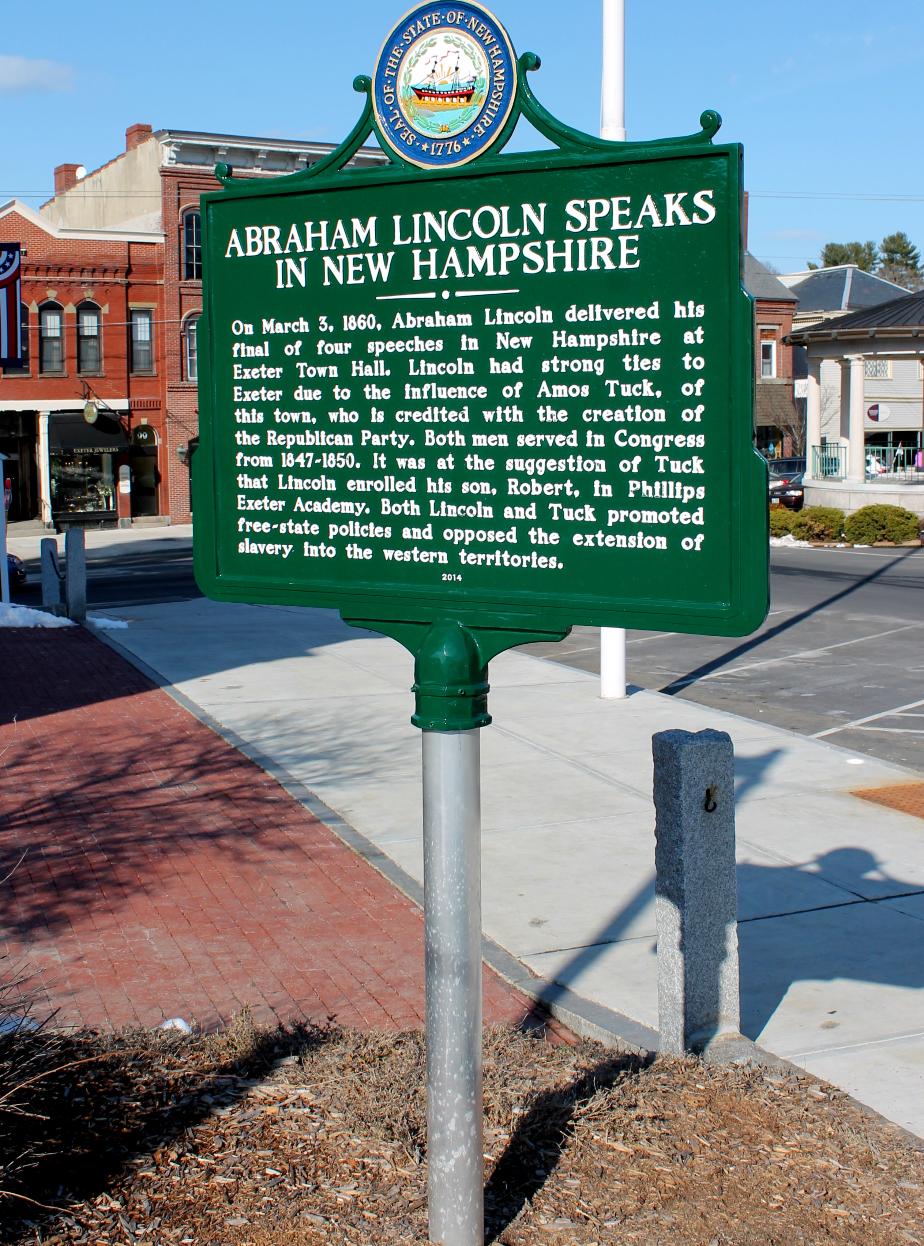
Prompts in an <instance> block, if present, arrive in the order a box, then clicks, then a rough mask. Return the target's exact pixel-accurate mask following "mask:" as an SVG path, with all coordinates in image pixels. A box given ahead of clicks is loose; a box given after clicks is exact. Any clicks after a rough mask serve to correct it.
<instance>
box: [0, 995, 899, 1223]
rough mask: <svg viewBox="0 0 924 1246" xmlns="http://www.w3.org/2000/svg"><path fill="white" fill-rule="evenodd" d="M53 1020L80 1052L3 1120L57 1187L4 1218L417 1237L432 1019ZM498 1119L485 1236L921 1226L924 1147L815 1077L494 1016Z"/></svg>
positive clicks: (490, 1075)
mask: <svg viewBox="0 0 924 1246" xmlns="http://www.w3.org/2000/svg"><path fill="white" fill-rule="evenodd" d="M24 1041H25V1042H26V1043H27V1044H28V1042H29V1041H30V1040H29V1037H28V1036H26V1038H25V1039H24ZM54 1041H55V1043H56V1044H57V1046H56V1048H55V1052H54V1056H55V1059H56V1060H58V1061H60V1058H61V1056H62V1055H64V1056H66V1057H67V1058H68V1059H70V1060H87V1059H89V1062H88V1063H83V1064H75V1065H73V1066H72V1067H71V1068H70V1069H68V1070H65V1071H64V1072H61V1073H56V1074H52V1075H50V1076H49V1077H48V1078H46V1079H44V1080H42V1081H41V1082H35V1083H33V1085H32V1088H31V1089H32V1095H33V1102H32V1110H35V1111H37V1112H39V1113H42V1114H44V1115H45V1116H46V1117H47V1119H46V1120H41V1119H40V1118H39V1117H37V1116H32V1117H24V1116H21V1115H19V1116H16V1117H15V1118H13V1117H10V1116H8V1115H0V1124H2V1125H3V1128H4V1129H5V1133H4V1134H3V1141H2V1146H3V1147H4V1148H5V1149H6V1152H7V1154H11V1153H12V1152H11V1151H10V1147H12V1150H17V1148H18V1153H20V1154H21V1153H24V1152H28V1153H29V1156H30V1165H31V1166H30V1167H28V1168H25V1169H23V1170H21V1172H20V1174H19V1182H20V1184H19V1187H18V1189H17V1191H16V1192H17V1193H19V1194H22V1195H25V1196H27V1197H30V1198H34V1199H37V1200H38V1201H39V1202H43V1203H53V1204H56V1205H57V1206H60V1207H64V1208H65V1209H66V1210H65V1211H64V1212H62V1213H55V1212H50V1211H45V1212H42V1211H40V1209H38V1208H36V1207H35V1206H34V1205H31V1204H28V1203H24V1202H22V1201H21V1200H12V1199H8V1200H6V1201H5V1205H3V1203H2V1201H0V1206H2V1207H3V1211H4V1212H5V1213H6V1215H5V1216H4V1217H3V1220H4V1225H5V1227H4V1229H3V1230H2V1231H0V1240H2V1241H5V1242H11V1243H12V1242H16V1243H27V1242H28V1243H40V1242H41V1243H45V1244H46V1246H49V1244H52V1243H53V1244H55V1246H61V1244H63V1243H72V1242H81V1243H88V1244H90V1243H92V1244H94V1246H95V1244H96V1243H115V1242H122V1243H125V1242H134V1243H136V1246H144V1244H145V1243H147V1244H148V1246H165V1244H168V1243H186V1244H187V1246H212V1244H214V1246H277V1244H280V1246H281V1244H282V1243H285V1244H286V1246H322V1244H323V1246H360V1244H361V1246H366V1244H368V1243H376V1244H378V1243H383V1244H385V1246H398V1244H399V1243H423V1242H426V1240H427V1235H426V1162H425V1130H424V1120H425V1104H424V1091H423V1079H424V1054H423V1040H422V1037H421V1036H420V1035H419V1034H416V1033H409V1034H404V1035H399V1036H398V1037H397V1038H396V1037H394V1036H385V1035H377V1034H372V1035H368V1034H356V1033H346V1032H339V1031H332V1032H323V1031H316V1030H299V1031H294V1032H293V1031H275V1032H265V1031H258V1030H256V1029H254V1028H253V1027H252V1026H251V1025H250V1024H249V1023H248V1021H247V1019H246V1018H244V1019H242V1020H241V1021H240V1022H239V1023H238V1024H237V1025H236V1026H234V1027H232V1028H231V1029H230V1030H229V1031H228V1032H226V1033H225V1034H223V1035H220V1036H218V1037H214V1038H192V1039H185V1038H182V1037H177V1036H172V1035H166V1034H155V1035H151V1034H147V1033H137V1034H123V1035H120V1036H117V1037H114V1038H113V1037H109V1038H106V1037H100V1036H97V1035H80V1036H75V1037H73V1038H68V1039H56V1040H54ZM21 1098H22V1096H20V1099H21ZM485 1121H486V1132H485V1150H486V1172H487V1174H488V1182H487V1186H486V1210H487V1215H486V1218H487V1225H488V1234H487V1238H488V1240H489V1241H495V1242H497V1243H503V1244H505V1246H527V1244H528V1246H534V1244H535V1243H537V1242H540V1243H544V1242H549V1243H554V1244H557V1246H578V1244H580V1246H593V1244H596V1246H603V1244H604V1243H607V1244H609V1243H617V1242H618V1243H620V1246H624V1244H632V1243H639V1244H642V1243H644V1244H645V1246H658V1244H660V1243H662V1242H663V1243H665V1246H666V1244H667V1243H668V1242H669V1243H670V1244H671V1246H725V1244H726V1243H734V1244H735V1246H774V1244H776V1243H779V1244H780V1246H800V1244H806V1246H808V1244H811V1246H816V1244H817V1243H827V1242H831V1243H857V1244H858V1246H859V1244H860V1243H862V1246H887V1244H888V1246H904V1243H911V1244H912V1246H914V1244H916V1243H924V1233H922V1232H921V1231H920V1229H919V1226H920V1225H921V1224H922V1223H924V1166H922V1155H921V1152H920V1151H919V1150H918V1149H916V1148H915V1147H914V1146H913V1145H911V1144H910V1143H909V1142H908V1140H907V1139H906V1138H904V1137H903V1136H902V1135H900V1134H899V1133H898V1132H897V1131H896V1130H893V1129H892V1128H890V1127H888V1126H886V1125H884V1124H882V1123H881V1122H879V1121H877V1120H875V1119H873V1118H871V1117H869V1116H868V1115H866V1114H864V1113H862V1112H861V1111H859V1110H858V1109H857V1108H856V1107H855V1106H854V1105H853V1104H851V1103H850V1102H849V1100H847V1099H846V1098H845V1097H844V1096H843V1095H841V1094H840V1093H839V1092H836V1091H834V1090H832V1089H831V1088H830V1087H827V1086H824V1085H820V1084H819V1083H817V1082H815V1081H813V1080H812V1079H808V1078H800V1077H796V1076H794V1075H789V1074H786V1073H779V1072H771V1071H767V1070H761V1069H751V1068H740V1067H725V1068H716V1067H706V1066H704V1065H702V1064H701V1063H700V1062H698V1061H695V1060H687V1061H658V1062H656V1063H655V1064H653V1065H650V1066H646V1065H644V1064H643V1063H642V1062H639V1061H637V1060H633V1059H631V1058H625V1057H614V1056H613V1054H612V1053H610V1052H607V1051H605V1050H604V1049H603V1048H601V1047H599V1046H597V1045H596V1044H593V1043H579V1044H577V1045H576V1046H566V1045H565V1046H553V1045H551V1044H549V1043H546V1042H543V1041H542V1040H541V1039H540V1038H537V1037H534V1036H528V1035H524V1034H520V1033H514V1032H510V1031H504V1030H495V1031H491V1032H489V1033H488V1035H487V1036H486V1045H485ZM11 1126H13V1127H14V1128H13V1133H15V1135H16V1136H15V1138H14V1136H13V1133H11V1128H10V1127H11Z"/></svg>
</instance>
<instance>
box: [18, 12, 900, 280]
mask: <svg viewBox="0 0 924 1246" xmlns="http://www.w3.org/2000/svg"><path fill="white" fill-rule="evenodd" d="M409 7H411V6H410V4H409V3H404V2H403V0H399V2H398V3H396V4H391V3H388V4H382V3H381V2H379V3H374V2H373V0H349V2H347V0H342V2H341V3H339V4H336V3H335V4H331V3H328V2H325V3H323V4H319V3H315V2H314V0H300V2H299V3H294V2H293V0H257V2H254V0H250V2H248V3H245V2H244V0H223V2H214V0H213V2H212V3H209V2H208V0H204V2H200V3H197V4H190V3H188V0H184V2H183V3H179V2H178V0H159V3H157V4H156V5H153V6H151V5H144V6H142V5H126V4H125V3H124V2H121V0H120V2H119V3H114V2H112V3H111V2H110V0H84V3H83V4H82V5H75V4H73V3H72V2H71V0H44V3H41V4H39V3H32V4H20V5H18V6H17V7H16V19H15V22H13V21H10V22H9V23H8V24H7V26H6V30H7V34H8V42H7V45H6V48H5V49H4V51H3V53H2V54H0V127H2V132H3V134H4V135H5V136H6V143H5V153H4V158H3V161H2V164H0V201H3V200H6V199H8V198H11V197H13V196H14V195H18V196H19V197H21V198H24V199H25V200H26V202H28V203H30V204H31V205H32V206H37V205H38V204H39V203H40V202H41V201H42V199H44V198H46V197H47V196H48V195H49V194H50V192H51V189H52V170H53V168H54V166H55V165H56V164H60V163H64V162H74V163H82V164H85V165H86V166H87V167H88V168H91V169H92V168H94V167H95V166H97V165H99V164H102V163H103V162H104V161H106V160H108V159H110V158H111V157H112V156H113V155H115V154H116V153H117V152H118V151H120V150H121V148H122V146H123V143H124V133H125V129H126V127H127V126H128V125H130V124H132V123H133V122H136V121H145V122H150V123H151V124H152V125H153V126H154V128H155V129H159V128H171V127H172V128H175V129H182V130H209V131H215V132H220V133H229V134H246V135H260V136H275V137H287V138H311V139H322V140H326V141H336V140H338V139H340V138H342V137H343V136H344V135H345V134H346V133H347V131H348V130H349V128H350V126H351V125H352V123H353V120H354V119H355V116H356V113H357V104H358V99H357V97H356V96H355V95H354V94H353V92H352V90H351V83H352V79H353V77H354V75H356V74H357V73H369V72H371V70H372V66H373V63H374V60H375V57H376V54H377V52H378V49H379V46H380V44H381V42H382V40H383V38H384V37H385V35H386V33H387V30H388V27H389V26H390V25H391V24H392V22H393V20H397V19H398V18H399V17H400V16H401V15H402V13H403V12H404V11H405V10H406V9H408V8H409ZM493 8H494V11H495V12H496V13H497V16H498V17H499V18H500V19H501V20H502V21H503V22H504V24H505V25H506V27H507V29H508V31H509V33H510V35H511V38H512V40H513V43H514V46H515V48H516V49H517V51H518V52H523V51H527V50H529V51H533V52H538V53H539V55H540V56H541V57H542V62H543V66H542V69H541V70H540V71H539V72H538V73H537V74H534V75H533V76H532V79H531V82H532V86H533V89H534V91H535V92H536V94H537V95H538V96H539V98H540V99H541V100H542V102H543V103H544V104H545V105H546V106H547V107H548V108H550V109H551V111H552V112H554V113H556V114H557V115H558V116H559V117H560V118H561V119H562V120H564V121H567V122H568V123H570V124H572V125H574V126H576V127H578V128H581V129H587V130H590V131H596V129H597V127H598V124H599V109H600V105H599V99H600V11H601V0H564V2H561V0H496V3H495V4H494V5H493ZM626 11H627V76H626V101H627V102H626V120H627V127H628V131H629V138H630V139H632V138H638V139H647V138H656V137H659V136H665V135H673V134H684V133H689V132H691V131H694V130H697V129H698V128H699V126H698V118H699V115H700V113H701V112H702V110H703V109H705V108H714V109H716V110H717V111H718V112H720V113H721V114H722V117H723V119H724V125H723V128H722V130H721V132H720V135H719V139H720V141H721V140H725V141H738V142H741V143H743V144H744V149H745V183H746V186H747V188H748V189H749V190H750V192H751V201H750V202H751V210H750V249H751V250H752V251H753V252H754V254H755V255H757V256H758V257H759V258H761V259H763V260H765V261H767V262H769V263H770V264H772V265H774V266H775V267H776V268H778V269H779V270H780V271H783V272H786V271H795V270H798V269H802V268H804V267H805V264H806V261H807V260H809V259H813V258H817V256H818V254H819V251H820V249H821V247H822V245H823V244H824V243H825V242H826V241H829V240H834V241H849V240H852V239H860V240H866V239H874V240H875V241H879V240H880V239H881V238H882V237H883V235H884V234H887V233H891V232H892V231H894V230H896V229H903V230H905V232H906V233H908V234H909V235H910V237H911V238H912V240H913V241H914V242H915V243H916V244H917V246H918V247H919V248H920V250H921V251H922V253H924V159H922V155H921V145H920V83H921V81H922V76H924V20H922V19H924V4H922V3H921V0H902V2H901V3H899V2H898V0H878V3H877V4H875V5H870V4H869V3H861V2H860V0H838V2H837V3H836V4H835V3H833V0H826V2H825V3H814V4H813V3H807V2H806V0H798V2H797V0H776V3H775V4H773V5H757V4H751V3H747V0H697V2H696V3H692V2H684V0H626ZM10 36H11V38H10ZM10 136H15V137H14V138H12V139H11V137H10Z"/></svg>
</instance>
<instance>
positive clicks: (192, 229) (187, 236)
mask: <svg viewBox="0 0 924 1246" xmlns="http://www.w3.org/2000/svg"><path fill="white" fill-rule="evenodd" d="M182 272H183V277H184V278H185V280H187V281H201V280H202V218H201V217H200V215H199V213H198V211H192V212H187V213H185V214H184V216H183V267H182Z"/></svg>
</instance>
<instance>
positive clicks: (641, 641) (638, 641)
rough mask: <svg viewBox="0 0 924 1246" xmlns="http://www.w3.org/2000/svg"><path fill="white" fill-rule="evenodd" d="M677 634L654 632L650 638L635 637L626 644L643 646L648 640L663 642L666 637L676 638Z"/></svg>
mask: <svg viewBox="0 0 924 1246" xmlns="http://www.w3.org/2000/svg"><path fill="white" fill-rule="evenodd" d="M678 634H679V633H677V632H654V633H652V635H651V636H635V637H633V639H632V640H629V641H627V642H626V643H627V644H630V645H644V644H646V643H647V642H648V641H649V640H665V639H666V638H667V637H668V636H677V635H678Z"/></svg>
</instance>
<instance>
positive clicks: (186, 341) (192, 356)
mask: <svg viewBox="0 0 924 1246" xmlns="http://www.w3.org/2000/svg"><path fill="white" fill-rule="evenodd" d="M198 331H199V313H198V312H196V313H195V314H194V315H192V316H187V317H186V319H185V320H184V321H183V380H184V381H196V380H198V379H199V351H198V346H197V343H196V338H197V335H198Z"/></svg>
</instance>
